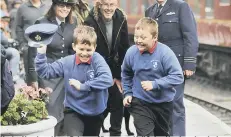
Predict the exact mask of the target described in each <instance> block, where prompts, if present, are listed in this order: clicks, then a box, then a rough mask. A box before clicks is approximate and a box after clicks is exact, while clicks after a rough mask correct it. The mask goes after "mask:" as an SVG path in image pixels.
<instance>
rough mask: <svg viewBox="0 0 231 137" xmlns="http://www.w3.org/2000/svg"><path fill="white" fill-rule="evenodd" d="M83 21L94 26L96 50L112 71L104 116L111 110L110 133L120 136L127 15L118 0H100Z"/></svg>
mask: <svg viewBox="0 0 231 137" xmlns="http://www.w3.org/2000/svg"><path fill="white" fill-rule="evenodd" d="M84 23H85V24H86V25H89V26H91V27H93V28H94V29H95V31H96V34H97V47H96V52H98V53H100V54H101V55H102V56H103V57H104V59H105V60H106V62H107V63H108V65H109V67H110V69H111V71H112V75H113V78H114V85H113V86H112V87H110V88H109V89H108V92H109V98H108V108H107V109H106V111H105V113H104V115H105V117H106V116H107V114H108V112H110V113H111V116H110V124H111V127H110V129H109V132H110V135H111V136H120V135H121V124H122V119H123V96H122V88H121V81H120V80H121V65H122V62H123V59H124V56H125V53H126V51H127V49H128V47H129V41H128V28H127V20H126V15H125V14H124V13H123V12H122V11H121V10H119V9H118V0H99V1H98V2H97V3H96V5H95V7H94V8H93V9H92V10H91V11H90V13H89V16H88V17H87V18H86V20H85V22H84Z"/></svg>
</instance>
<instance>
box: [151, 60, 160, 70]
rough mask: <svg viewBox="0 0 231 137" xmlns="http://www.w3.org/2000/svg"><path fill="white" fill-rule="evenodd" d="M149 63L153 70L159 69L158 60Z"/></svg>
mask: <svg viewBox="0 0 231 137" xmlns="http://www.w3.org/2000/svg"><path fill="white" fill-rule="evenodd" d="M151 63H152V66H153V68H154V70H157V69H158V67H159V61H158V60H152V61H151Z"/></svg>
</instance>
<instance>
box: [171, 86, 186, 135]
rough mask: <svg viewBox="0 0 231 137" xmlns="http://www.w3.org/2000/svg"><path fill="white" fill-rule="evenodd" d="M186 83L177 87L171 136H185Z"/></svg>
mask: <svg viewBox="0 0 231 137" xmlns="http://www.w3.org/2000/svg"><path fill="white" fill-rule="evenodd" d="M184 86H185V83H183V84H181V85H179V86H176V87H175V89H176V95H175V97H174V101H173V115H172V123H171V136H185V135H186V129H185V106H184V101H183V98H184Z"/></svg>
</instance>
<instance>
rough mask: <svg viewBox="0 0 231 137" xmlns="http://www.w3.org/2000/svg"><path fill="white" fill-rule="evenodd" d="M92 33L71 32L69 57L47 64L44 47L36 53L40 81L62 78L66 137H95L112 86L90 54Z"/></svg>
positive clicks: (99, 58) (93, 40) (97, 59)
mask: <svg viewBox="0 0 231 137" xmlns="http://www.w3.org/2000/svg"><path fill="white" fill-rule="evenodd" d="M96 38H97V36H96V33H95V32H94V29H93V28H92V27H88V26H79V27H78V28H76V29H75V30H74V43H73V45H72V46H73V49H74V51H76V54H75V55H70V56H67V57H65V58H62V59H59V60H57V61H56V62H54V63H51V64H48V63H47V58H46V54H45V53H46V46H45V45H42V46H41V47H40V48H38V49H37V51H38V54H37V56H36V58H35V64H36V71H37V73H38V75H39V76H40V77H41V78H45V79H52V78H57V77H64V81H65V100H64V106H65V111H64V129H65V132H66V135H67V136H99V133H100V129H101V126H102V121H103V114H102V113H103V112H104V110H105V109H106V107H107V98H108V91H107V89H108V88H109V87H111V86H112V85H113V79H112V74H111V71H110V68H109V66H108V65H107V63H106V62H105V60H104V59H103V57H102V56H101V55H100V54H98V53H96V52H94V51H95V48H96Z"/></svg>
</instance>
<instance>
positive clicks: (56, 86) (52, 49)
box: [29, 0, 76, 135]
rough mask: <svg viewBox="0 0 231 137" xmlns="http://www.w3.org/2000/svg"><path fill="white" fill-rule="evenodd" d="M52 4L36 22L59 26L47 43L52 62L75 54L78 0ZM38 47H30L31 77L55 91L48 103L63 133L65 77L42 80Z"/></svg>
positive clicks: (49, 110) (57, 131)
mask: <svg viewBox="0 0 231 137" xmlns="http://www.w3.org/2000/svg"><path fill="white" fill-rule="evenodd" d="M52 2H53V3H52V5H51V8H50V10H49V11H48V13H47V14H46V15H45V16H44V17H42V18H40V19H38V20H37V21H36V22H35V23H36V24H39V23H51V24H56V25H58V26H59V28H58V30H57V32H56V33H55V34H54V36H53V40H52V42H51V43H50V44H49V45H47V51H46V56H47V62H48V63H52V62H54V61H56V60H58V59H60V58H63V57H65V56H67V55H70V54H73V53H74V52H73V50H72V42H73V32H74V29H75V27H76V20H75V19H74V18H73V17H72V10H73V5H74V4H75V3H76V0H52ZM36 52H37V50H36V48H33V47H30V48H29V70H30V73H29V74H30V75H29V77H30V79H31V80H32V81H33V82H34V83H38V81H39V85H40V87H50V88H52V89H53V92H52V93H51V95H50V99H49V104H48V105H47V109H48V113H49V115H52V116H54V117H55V118H56V119H57V120H58V122H59V123H58V124H57V125H56V127H55V135H63V133H62V132H59V131H62V130H61V129H62V126H63V117H64V114H63V110H64V106H63V101H64V82H63V78H57V79H51V80H44V79H43V80H40V79H38V76H37V73H36V71H35V66H34V58H35V56H36Z"/></svg>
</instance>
